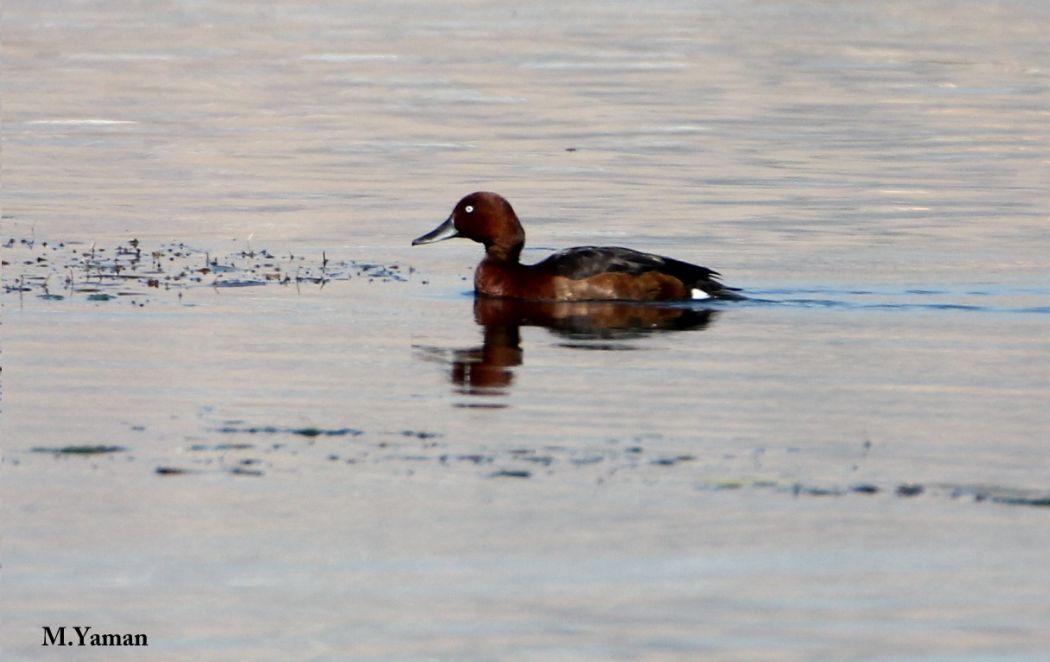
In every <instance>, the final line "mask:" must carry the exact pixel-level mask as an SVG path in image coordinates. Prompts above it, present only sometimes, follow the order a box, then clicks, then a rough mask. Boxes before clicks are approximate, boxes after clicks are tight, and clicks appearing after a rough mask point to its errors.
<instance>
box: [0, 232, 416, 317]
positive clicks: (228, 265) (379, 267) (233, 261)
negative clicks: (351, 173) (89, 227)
mask: <svg viewBox="0 0 1050 662" xmlns="http://www.w3.org/2000/svg"><path fill="white" fill-rule="evenodd" d="M0 246H2V248H3V250H4V253H3V255H4V257H3V266H4V270H3V272H4V273H3V276H4V277H3V280H2V283H3V292H4V293H6V294H12V293H14V294H20V295H24V294H27V293H35V294H36V298H38V299H39V300H42V301H50V302H57V301H63V300H75V299H80V300H85V301H90V302H93V303H105V302H110V301H115V300H120V299H125V298H128V297H135V298H136V299H137V300H136V303H137V305H140V306H141V305H143V304H142V301H143V300H144V299H145V300H149V299H150V298H151V297H153V296H156V295H157V294H158V293H159V292H165V291H172V290H175V291H179V292H181V291H183V290H186V289H189V288H194V287H197V288H213V289H216V290H220V289H231V288H243V287H262V286H266V285H283V286H294V287H301V286H303V285H317V286H320V287H324V285H325V284H327V283H329V282H332V281H349V280H352V279H355V278H359V279H365V280H366V281H367V282H370V283H371V282H377V281H378V282H384V283H389V282H404V281H407V280H408V277H409V276H410V275H412V274H414V273H415V269H414V268H412V267H407V268H402V267H401V265H397V264H391V265H386V264H379V263H376V262H359V261H357V260H336V259H330V258H329V257H328V254H327V252H326V251H322V252H321V255H320V256H319V257H308V256H304V255H294V254H291V253H289V254H281V255H279V254H276V253H273V252H271V251H269V250H266V249H262V250H256V249H252V248H250V247H249V248H246V249H244V250H240V251H234V252H232V253H227V254H218V253H214V254H213V253H212V252H210V251H208V250H205V249H201V248H195V247H192V246H188V245H187V244H184V243H182V242H169V243H162V244H159V245H157V246H152V247H147V246H145V245H144V243H143V242H141V241H139V240H138V239H130V240H128V241H127V242H124V243H121V244H118V245H116V246H112V247H107V246H101V245H98V244H94V243H93V244H90V245H88V244H86V243H81V242H72V241H70V242H59V243H54V242H47V241H38V240H36V239H35V238H23V239H15V238H7V239H5V240H3V241H2V242H0ZM180 296H181V295H180Z"/></svg>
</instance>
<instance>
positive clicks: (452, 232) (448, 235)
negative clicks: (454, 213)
mask: <svg viewBox="0 0 1050 662" xmlns="http://www.w3.org/2000/svg"><path fill="white" fill-rule="evenodd" d="M458 236H459V230H457V229H456V225H455V223H453V222H452V217H451V216H449V217H448V220H447V221H445V222H444V223H442V224H441V225H439V226H437V227H436V228H434V229H433V230H431V231H430V232H428V233H426V234H425V235H423V236H422V237H418V238H416V239H413V240H412V245H413V246H418V245H420V244H432V243H434V242H435V241H444V240H446V239H452V238H453V237H458Z"/></svg>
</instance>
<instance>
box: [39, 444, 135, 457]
mask: <svg viewBox="0 0 1050 662" xmlns="http://www.w3.org/2000/svg"><path fill="white" fill-rule="evenodd" d="M31 450H32V452H34V453H53V454H55V455H105V454H107V453H123V452H124V451H126V450H128V449H127V448H124V447H123V446H105V445H97V446H58V447H55V448H47V447H44V446H36V447H34V448H32V449H31Z"/></svg>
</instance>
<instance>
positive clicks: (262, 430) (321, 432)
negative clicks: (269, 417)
mask: <svg viewBox="0 0 1050 662" xmlns="http://www.w3.org/2000/svg"><path fill="white" fill-rule="evenodd" d="M215 432H219V433H222V434H295V435H299V436H300V437H357V436H359V435H362V434H364V430H358V429H356V428H333V429H323V428H314V427H305V428H281V427H275V426H272V425H267V426H263V427H240V428H239V427H235V426H232V425H228V426H224V427H221V428H217V429H216V430H215Z"/></svg>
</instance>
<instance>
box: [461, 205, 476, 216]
mask: <svg viewBox="0 0 1050 662" xmlns="http://www.w3.org/2000/svg"><path fill="white" fill-rule="evenodd" d="M463 211H465V212H467V213H468V214H473V213H474V205H467V206H466V207H464V208H463Z"/></svg>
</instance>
